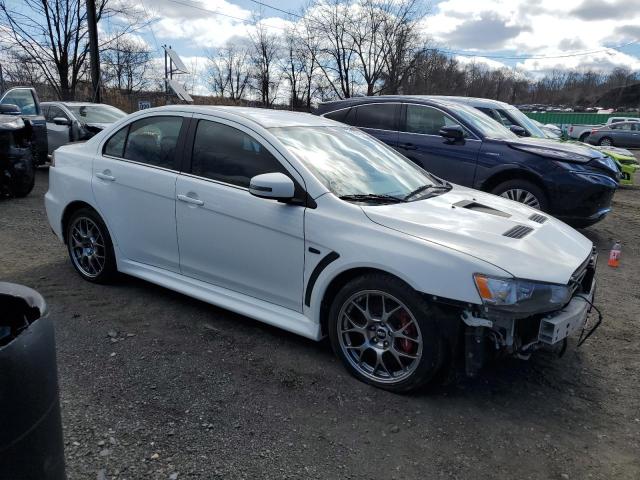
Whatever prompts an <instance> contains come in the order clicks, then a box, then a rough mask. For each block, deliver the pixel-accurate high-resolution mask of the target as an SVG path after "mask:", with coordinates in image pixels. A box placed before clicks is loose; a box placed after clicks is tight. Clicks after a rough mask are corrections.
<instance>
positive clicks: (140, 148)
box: [92, 114, 187, 272]
mask: <svg viewBox="0 0 640 480" xmlns="http://www.w3.org/2000/svg"><path fill="white" fill-rule="evenodd" d="M186 123H187V122H186V119H185V117H183V116H179V115H174V114H171V115H162V116H158V115H154V116H148V117H144V118H142V119H139V120H136V121H134V122H132V123H130V124H129V125H127V126H125V127H123V128H121V129H120V130H118V131H117V132H116V133H114V134H113V135H112V136H111V137H110V138H109V139H108V140H107V141H106V142H105V143H104V146H103V148H102V151H101V152H99V153H98V155H97V156H96V158H95V159H94V162H93V178H92V187H93V192H94V195H95V198H96V201H97V203H98V207H99V209H100V212H101V214H102V215H103V217H104V219H105V222H106V223H107V226H108V228H109V231H110V233H111V235H112V237H113V238H114V243H115V244H116V246H117V248H118V249H119V251H120V254H121V255H122V256H123V257H125V258H126V259H128V260H132V261H134V262H139V263H144V264H147V265H152V266H155V267H160V268H164V269H167V270H172V271H174V272H179V270H180V264H179V258H178V241H177V237H176V217H175V203H176V202H175V199H176V191H175V188H176V178H177V171H178V169H179V167H178V165H179V161H180V159H179V158H178V154H179V151H180V150H181V149H178V148H177V145H178V142H179V141H180V139H181V138H180V134H181V132H182V130H183V128H182V127H183V125H185V129H186Z"/></svg>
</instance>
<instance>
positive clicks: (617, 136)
mask: <svg viewBox="0 0 640 480" xmlns="http://www.w3.org/2000/svg"><path fill="white" fill-rule="evenodd" d="M587 142H588V143H590V144H591V145H602V146H607V147H608V146H616V147H624V148H640V122H618V123H612V124H611V125H605V126H603V127H598V128H596V129H594V130H591V134H590V135H589V137H587Z"/></svg>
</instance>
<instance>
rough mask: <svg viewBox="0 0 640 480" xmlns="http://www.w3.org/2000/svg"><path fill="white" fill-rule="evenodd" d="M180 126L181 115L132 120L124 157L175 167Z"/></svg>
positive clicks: (160, 165) (149, 163) (154, 164)
mask: <svg viewBox="0 0 640 480" xmlns="http://www.w3.org/2000/svg"><path fill="white" fill-rule="evenodd" d="M181 127H182V117H148V118H143V119H142V120H137V121H135V122H133V123H132V124H131V126H130V127H129V135H128V137H127V141H126V145H125V148H124V158H126V159H127V160H133V161H134V162H140V163H146V164H147V165H152V166H154V167H161V168H168V169H172V170H173V169H175V168H176V167H175V153H176V146H177V144H178V135H179V134H180V128H181ZM112 139H113V137H112Z"/></svg>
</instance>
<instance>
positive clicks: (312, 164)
mask: <svg viewBox="0 0 640 480" xmlns="http://www.w3.org/2000/svg"><path fill="white" fill-rule="evenodd" d="M270 131H271V132H272V133H273V134H274V135H275V136H276V137H277V138H278V140H280V141H281V142H282V143H283V144H284V146H285V147H286V148H287V150H289V152H291V154H292V155H294V156H295V157H296V158H298V159H299V161H300V162H302V163H303V164H304V165H305V166H306V167H307V168H308V169H309V170H310V171H311V173H313V175H314V176H315V177H316V178H317V179H318V180H319V181H320V182H321V183H322V184H324V185H325V186H326V187H327V188H328V189H329V190H330V191H331V192H333V193H334V194H335V195H337V196H338V197H343V196H350V195H385V196H393V197H398V198H405V197H407V196H408V195H410V194H411V193H412V192H414V191H415V190H416V189H418V188H420V187H422V186H424V185H435V184H436V182H437V181H436V180H435V179H434V178H433V177H432V176H431V175H430V174H429V173H427V172H425V171H424V170H422V169H421V168H420V167H418V166H417V165H415V164H414V163H413V162H412V161H411V160H409V159H407V158H406V157H403V156H402V155H400V154H399V153H398V152H396V151H395V150H393V149H392V148H390V147H388V146H387V145H385V144H384V143H382V142H380V141H378V140H376V139H375V138H373V137H372V136H371V135H368V134H366V133H365V132H362V131H360V130H358V129H357V128H351V127H282V128H272V129H270Z"/></svg>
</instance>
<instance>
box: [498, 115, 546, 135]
mask: <svg viewBox="0 0 640 480" xmlns="http://www.w3.org/2000/svg"><path fill="white" fill-rule="evenodd" d="M505 113H506V114H507V116H509V117H511V118H512V119H513V121H514V123H515V124H516V125H520V126H521V127H522V128H524V129H525V130H526V131H527V132H529V134H530V135H531V136H532V137H535V138H548V135H546V134H545V133H544V132H543V131H542V130H541V129H540V127H538V126H537V125H536V124H535V123H533V121H532V120H531V119H530V118H529V117H527V116H526V115H525V114H524V113H522V112H521V111H520V110H518V109H517V108H508V109H507V110H505Z"/></svg>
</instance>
